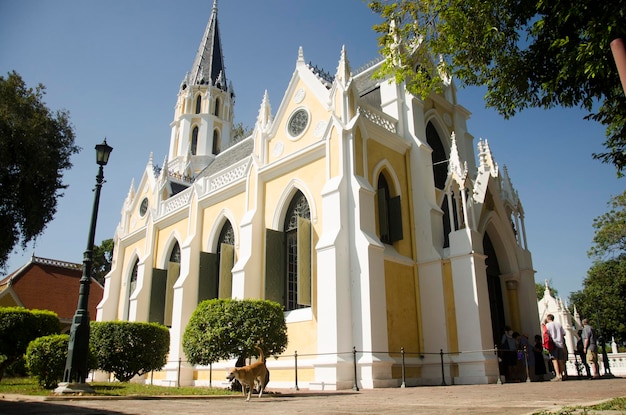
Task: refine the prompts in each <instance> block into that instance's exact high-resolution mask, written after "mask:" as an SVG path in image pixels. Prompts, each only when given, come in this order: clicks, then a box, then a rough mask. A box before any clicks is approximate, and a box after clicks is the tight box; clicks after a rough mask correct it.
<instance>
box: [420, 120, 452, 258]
mask: <svg viewBox="0 0 626 415" xmlns="http://www.w3.org/2000/svg"><path fill="white" fill-rule="evenodd" d="M426 140H427V142H428V145H429V146H430V147H431V148H432V150H433V152H432V163H433V177H434V179H435V187H436V188H437V189H439V190H443V189H444V187H445V186H446V180H447V179H448V156H447V155H446V150H445V149H444V147H443V143H442V142H441V138H440V137H439V134H438V133H437V130H436V129H435V126H434V125H433V124H432V123H431V122H429V123H428V125H427V126H426ZM441 210H442V211H443V218H442V219H443V247H444V248H446V247H449V246H450V232H451V230H452V226H451V224H450V206H449V205H448V198H447V197H445V196H444V198H443V202H442V203H441Z"/></svg>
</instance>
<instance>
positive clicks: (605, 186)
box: [0, 0, 625, 298]
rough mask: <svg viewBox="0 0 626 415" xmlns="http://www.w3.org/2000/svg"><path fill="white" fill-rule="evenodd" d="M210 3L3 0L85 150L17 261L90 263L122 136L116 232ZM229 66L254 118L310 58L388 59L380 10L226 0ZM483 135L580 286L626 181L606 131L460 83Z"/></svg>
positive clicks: (240, 104)
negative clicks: (495, 105)
mask: <svg viewBox="0 0 626 415" xmlns="http://www.w3.org/2000/svg"><path fill="white" fill-rule="evenodd" d="M212 4H213V1H212V0H177V1H171V0H132V1H128V0H110V1H91V0H56V1H46V0H20V1H11V0H0V73H1V74H2V75H3V76H6V74H7V72H8V71H10V70H16V71H17V72H18V73H19V74H21V75H22V77H23V78H24V80H25V82H26V83H27V84H28V85H30V86H35V85H36V84H37V83H39V82H41V83H43V84H44V85H45V86H46V88H47V95H46V97H45V101H46V103H47V105H48V107H49V108H51V109H67V110H69V111H70V115H71V120H72V123H73V125H74V126H75V131H76V137H77V144H78V145H79V146H81V147H82V148H83V151H81V153H80V154H78V155H76V156H75V157H74V158H73V163H74V167H73V168H72V169H71V170H70V171H69V172H67V173H66V174H65V176H64V182H65V183H66V184H68V185H69V188H68V189H67V190H66V191H65V195H64V197H63V198H61V199H60V200H59V206H58V212H57V214H56V217H55V219H54V221H52V222H51V223H50V224H49V225H48V227H47V228H46V230H45V231H44V234H43V235H42V236H41V237H40V238H39V239H38V240H37V243H36V246H35V247H33V246H32V245H30V246H29V247H28V249H27V250H26V251H25V252H22V251H21V250H18V252H16V253H15V254H13V255H12V256H11V257H10V259H9V266H8V271H9V272H12V271H14V270H15V269H17V268H18V267H19V266H21V265H23V264H24V263H25V262H27V261H28V259H29V257H30V256H31V255H32V254H33V251H34V253H35V254H36V255H37V256H41V257H46V258H54V259H59V260H66V261H72V262H77V263H80V262H81V261H82V255H83V251H84V250H85V247H86V243H87V233H88V227H89V220H90V214H91V206H92V203H93V193H92V189H93V187H94V184H95V176H96V173H97V165H96V163H95V151H94V146H95V145H96V144H98V143H100V142H102V139H103V138H104V137H105V136H106V137H107V141H108V143H109V144H110V145H111V146H112V147H114V150H113V153H112V154H111V159H110V161H109V164H108V165H107V166H106V168H105V179H106V183H105V184H104V186H103V189H102V199H101V203H100V215H99V220H98V228H97V233H96V243H97V244H98V243H100V242H101V241H102V240H103V239H107V238H111V237H112V236H113V233H114V231H115V228H116V226H117V224H118V222H119V220H120V213H121V209H122V204H123V201H124V199H125V198H126V195H127V193H128V190H129V188H130V184H131V180H132V179H133V178H134V179H135V180H136V181H139V180H140V178H141V175H142V173H143V171H144V169H145V166H146V163H147V161H148V158H149V155H150V153H151V152H153V153H154V161H155V163H156V164H159V165H161V164H162V162H163V159H164V157H165V156H166V153H167V149H168V145H169V138H170V127H169V123H170V122H171V121H172V120H173V115H174V105H175V103H176V94H177V91H178V88H179V85H180V82H181V81H182V79H183V77H184V75H185V73H186V72H187V71H189V70H190V69H191V65H192V63H193V59H194V57H195V54H196V50H197V48H198V45H199V43H200V40H201V37H202V35H203V32H204V29H205V26H206V23H207V21H208V18H209V15H210V12H211V7H212ZM218 8H219V23H220V30H221V35H222V46H223V51H224V56H225V64H226V76H227V78H228V80H229V81H232V83H233V85H234V88H235V93H236V97H237V98H236V105H235V121H236V122H243V123H244V124H245V125H249V126H252V125H253V124H254V122H255V119H256V115H257V113H258V109H259V106H260V103H261V99H262V97H263V93H264V91H265V90H266V89H267V90H268V93H269V97H270V102H271V104H272V108H273V109H274V110H276V109H277V108H278V106H279V104H280V101H281V100H282V98H283V94H284V92H285V88H286V87H287V84H288V82H289V79H290V78H291V74H292V73H293V70H294V68H295V63H296V58H297V53H298V47H299V46H302V47H303V49H304V56H305V59H306V60H307V62H308V61H312V62H313V64H316V65H318V66H320V67H322V68H324V69H325V70H326V71H327V72H330V73H332V74H334V73H335V70H336V67H337V62H338V60H339V56H340V51H341V47H342V45H345V46H346V50H347V53H348V59H349V61H350V63H351V65H352V67H353V68H357V67H359V66H361V65H363V64H365V63H367V62H369V61H370V60H372V59H374V58H375V57H377V56H378V47H377V44H376V37H377V36H376V33H375V32H374V31H373V30H372V25H374V24H375V23H377V22H378V21H379V19H378V16H376V15H374V14H373V13H371V12H370V11H369V9H368V8H367V6H366V4H365V3H364V2H362V1H361V0H341V1H337V0H301V1H293V0H263V1H259V0H221V1H220V2H219V3H218ZM459 97H460V98H459V99H460V102H461V103H462V105H464V106H465V107H466V108H467V109H468V110H469V111H471V112H472V117H471V119H470V120H469V130H470V132H471V133H472V134H473V135H474V137H475V139H476V141H477V140H478V139H479V138H485V139H487V140H488V141H489V144H490V146H491V149H492V151H493V154H494V157H495V160H496V162H497V163H498V164H499V166H500V167H503V166H504V165H506V166H507V167H508V170H509V174H510V176H511V180H512V182H513V185H514V186H515V188H516V189H517V191H518V193H519V196H520V198H521V200H522V203H523V206H524V210H525V213H526V231H527V236H528V244H529V247H530V249H531V251H532V254H533V261H534V268H535V270H536V271H537V273H536V275H535V279H536V281H537V282H542V283H543V281H544V280H546V279H548V280H550V281H551V283H552V286H554V288H556V289H557V290H558V291H559V294H560V295H561V296H563V297H565V298H566V297H568V295H569V293H570V292H572V291H576V290H579V289H581V288H582V281H583V279H584V277H585V276H586V273H587V270H588V268H589V266H590V264H591V261H590V260H589V259H588V258H587V255H586V252H587V250H588V249H589V247H590V245H591V241H592V237H593V228H592V221H593V219H594V218H595V217H597V216H599V215H601V214H602V213H604V212H605V211H607V202H608V200H609V198H610V197H611V196H613V195H616V194H619V193H621V192H622V191H623V189H624V184H625V182H624V179H622V180H619V179H617V177H616V174H615V169H614V168H613V167H612V166H610V165H606V164H601V163H600V162H598V161H595V160H593V159H592V157H591V154H592V153H593V152H599V151H602V150H603V148H602V145H601V143H602V142H603V141H604V130H603V128H602V127H601V126H599V125H597V124H595V123H593V122H590V121H585V120H583V116H584V115H585V114H584V112H582V111H578V110H571V109H569V110H563V109H555V110H550V111H543V110H531V111H525V112H523V113H521V114H520V115H518V116H516V117H515V118H514V119H512V120H508V121H505V120H503V119H502V118H501V117H500V116H499V115H498V114H497V113H495V112H494V111H492V110H487V109H485V107H484V102H483V100H482V92H481V91H480V90H478V89H461V90H460V92H459Z"/></svg>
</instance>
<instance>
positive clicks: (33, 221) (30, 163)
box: [0, 71, 80, 269]
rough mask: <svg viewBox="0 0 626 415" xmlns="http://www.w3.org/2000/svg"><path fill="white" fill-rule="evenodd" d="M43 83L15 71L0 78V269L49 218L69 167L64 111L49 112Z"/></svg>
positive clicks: (72, 148)
mask: <svg viewBox="0 0 626 415" xmlns="http://www.w3.org/2000/svg"><path fill="white" fill-rule="evenodd" d="M44 94H45V87H44V86H43V85H41V84H39V85H38V86H37V87H36V88H35V89H32V88H28V87H27V86H26V84H25V83H24V81H23V80H22V78H21V76H20V75H19V74H17V73H16V72H15V71H13V72H9V73H8V76H7V77H6V78H4V77H2V76H0V189H2V191H0V268H1V269H4V267H5V266H6V260H7V258H8V256H9V254H10V253H11V251H12V250H13V248H14V247H15V246H16V245H18V244H20V245H21V246H22V248H25V247H26V244H27V243H28V242H30V241H32V240H33V239H35V238H36V237H37V236H38V235H40V234H41V232H43V230H44V228H45V227H46V224H47V223H48V222H50V221H51V220H52V219H53V218H54V214H55V213H56V209H57V198H59V197H61V196H62V195H63V193H62V190H63V189H65V188H66V187H67V185H65V184H63V182H62V179H63V172H64V170H67V169H69V168H71V167H72V164H71V163H70V157H71V155H72V154H75V153H77V152H78V151H79V150H80V148H79V147H77V146H76V145H75V144H74V130H73V127H72V125H71V124H70V119H69V113H68V112H66V111H57V112H56V113H52V112H51V111H50V110H49V109H48V108H47V107H46V105H45V104H44V102H43V96H44Z"/></svg>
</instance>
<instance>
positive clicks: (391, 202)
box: [376, 173, 403, 244]
mask: <svg viewBox="0 0 626 415" xmlns="http://www.w3.org/2000/svg"><path fill="white" fill-rule="evenodd" d="M376 202H377V208H378V232H379V236H380V241H381V242H383V243H385V244H391V243H393V242H395V241H399V240H401V239H402V238H403V234H402V209H401V205H400V196H395V197H392V196H391V191H390V190H389V184H388V183H387V179H386V178H385V175H384V174H383V173H381V174H380V175H379V176H378V187H377V190H376Z"/></svg>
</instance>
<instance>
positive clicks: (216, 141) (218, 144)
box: [213, 130, 221, 155]
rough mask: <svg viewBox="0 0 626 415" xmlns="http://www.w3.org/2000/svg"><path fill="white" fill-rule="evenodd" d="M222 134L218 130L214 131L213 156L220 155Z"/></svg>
mask: <svg viewBox="0 0 626 415" xmlns="http://www.w3.org/2000/svg"><path fill="white" fill-rule="evenodd" d="M220 147H221V142H220V133H219V132H218V131H217V130H213V154H215V155H217V154H220Z"/></svg>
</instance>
